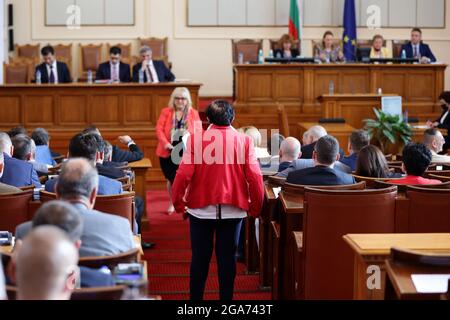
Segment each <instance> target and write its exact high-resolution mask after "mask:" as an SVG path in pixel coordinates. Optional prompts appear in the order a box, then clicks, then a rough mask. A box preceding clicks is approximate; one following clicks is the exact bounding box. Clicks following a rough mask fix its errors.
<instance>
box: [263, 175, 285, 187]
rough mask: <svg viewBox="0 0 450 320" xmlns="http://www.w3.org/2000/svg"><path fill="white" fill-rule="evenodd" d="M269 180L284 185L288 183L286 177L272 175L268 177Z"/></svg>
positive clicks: (274, 184) (270, 182) (276, 184)
mask: <svg viewBox="0 0 450 320" xmlns="http://www.w3.org/2000/svg"><path fill="white" fill-rule="evenodd" d="M267 182H268V183H269V184H270V185H273V186H279V187H282V186H283V185H284V184H285V183H286V178H281V177H277V176H270V177H268V178H267Z"/></svg>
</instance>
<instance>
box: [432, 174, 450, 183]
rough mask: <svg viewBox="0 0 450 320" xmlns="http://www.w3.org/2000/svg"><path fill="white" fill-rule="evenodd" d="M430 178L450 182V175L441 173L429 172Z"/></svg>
mask: <svg viewBox="0 0 450 320" xmlns="http://www.w3.org/2000/svg"><path fill="white" fill-rule="evenodd" d="M427 177H428V178H430V179H435V180H441V181H442V182H450V176H445V175H440V174H428V175H427Z"/></svg>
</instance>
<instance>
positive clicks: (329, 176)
mask: <svg viewBox="0 0 450 320" xmlns="http://www.w3.org/2000/svg"><path fill="white" fill-rule="evenodd" d="M286 182H287V183H292V184H298V185H304V186H338V185H348V184H355V179H354V178H353V176H351V175H349V174H346V173H343V172H342V171H338V170H335V169H331V168H328V167H314V168H308V169H303V170H298V171H293V172H291V173H289V175H288V177H287V179H286Z"/></svg>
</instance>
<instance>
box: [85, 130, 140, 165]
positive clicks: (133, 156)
mask: <svg viewBox="0 0 450 320" xmlns="http://www.w3.org/2000/svg"><path fill="white" fill-rule="evenodd" d="M83 133H97V134H99V135H100V136H101V135H102V134H101V132H100V130H99V129H98V128H97V127H95V126H91V127H88V128H86V129H84V131H83ZM118 139H119V141H120V142H121V143H122V144H124V145H126V146H127V147H128V149H129V150H127V151H125V150H122V149H120V148H119V147H118V146H113V147H112V148H113V149H112V158H111V161H112V162H136V161H139V160H142V158H144V153H143V152H142V151H141V149H139V146H138V145H137V144H136V143H135V142H134V141H133V139H131V137H130V136H121V137H119V138H118Z"/></svg>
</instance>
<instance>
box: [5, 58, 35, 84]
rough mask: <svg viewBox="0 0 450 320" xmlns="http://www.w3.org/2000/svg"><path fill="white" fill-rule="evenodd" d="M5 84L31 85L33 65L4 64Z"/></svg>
mask: <svg viewBox="0 0 450 320" xmlns="http://www.w3.org/2000/svg"><path fill="white" fill-rule="evenodd" d="M3 69H4V83H5V84H27V83H31V64H29V63H20V62H18V63H9V64H6V63H3Z"/></svg>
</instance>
